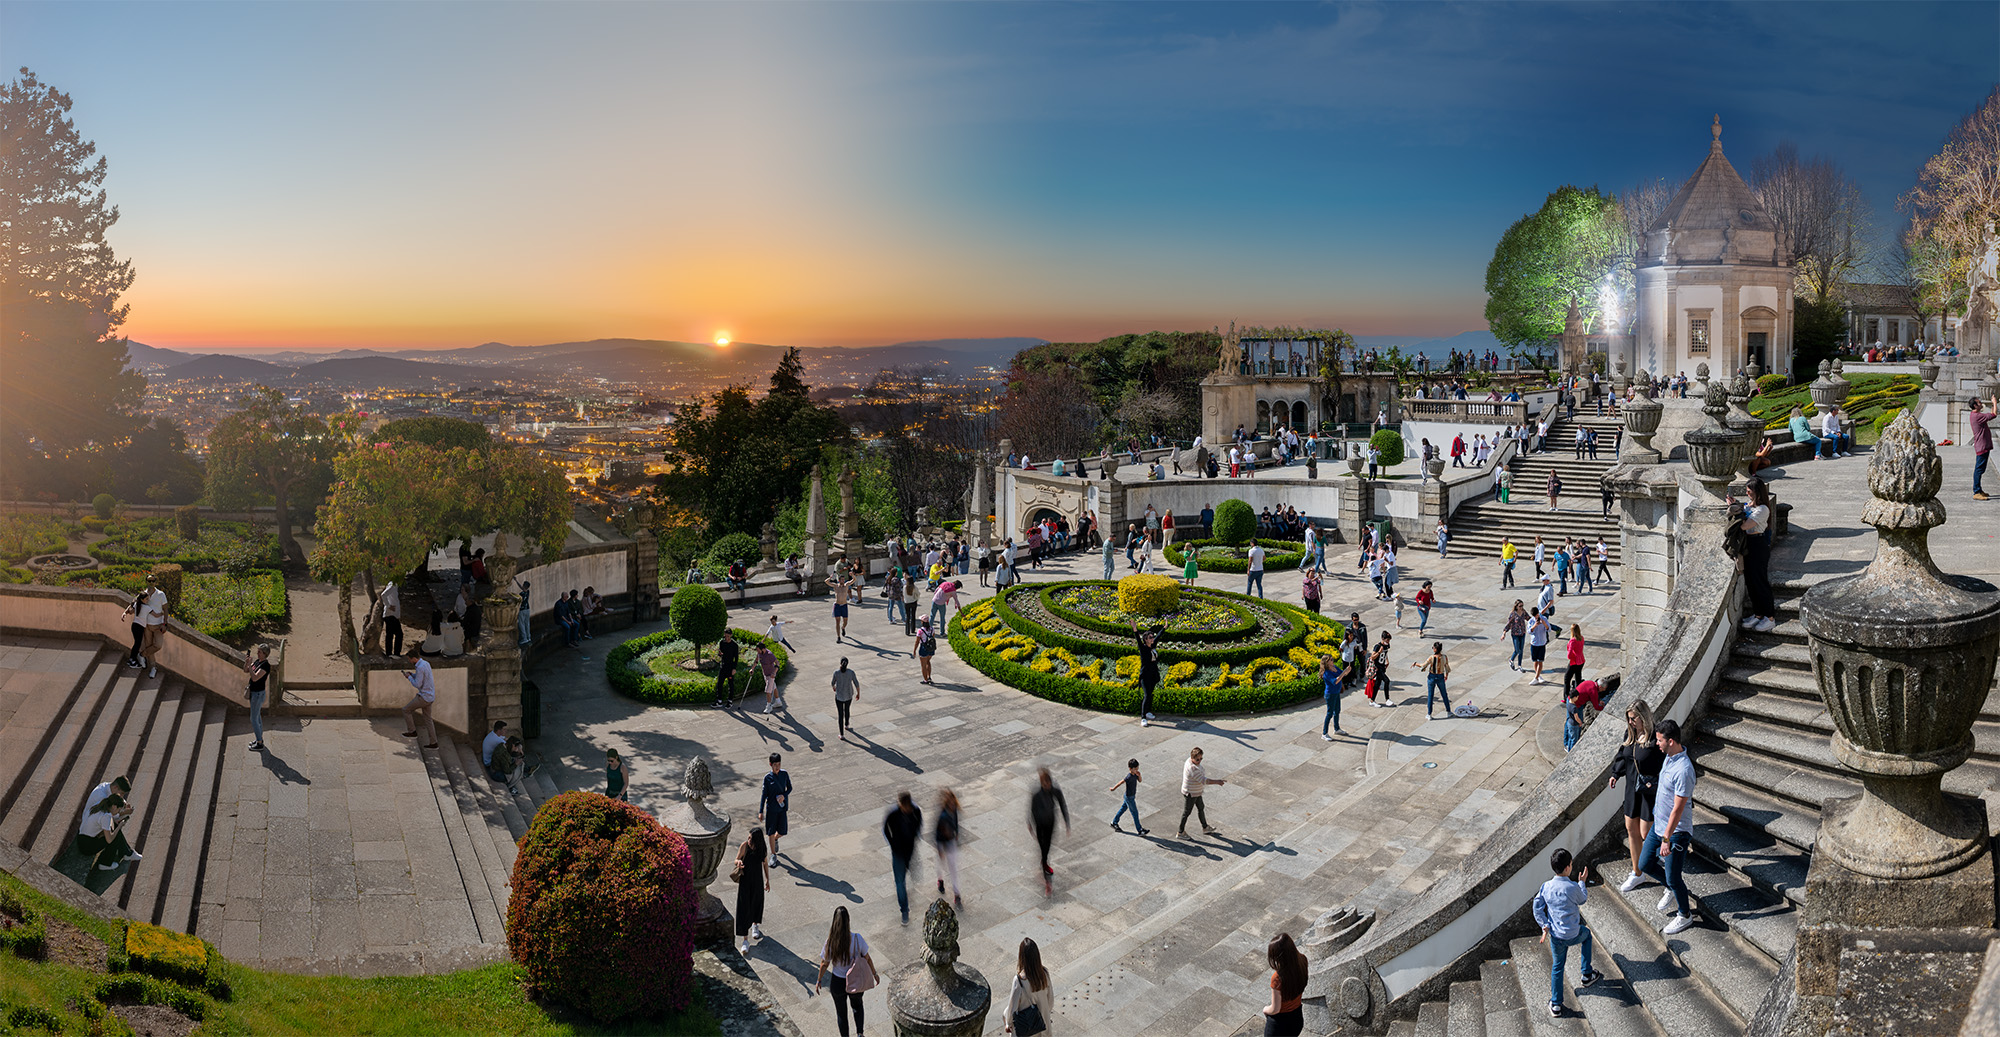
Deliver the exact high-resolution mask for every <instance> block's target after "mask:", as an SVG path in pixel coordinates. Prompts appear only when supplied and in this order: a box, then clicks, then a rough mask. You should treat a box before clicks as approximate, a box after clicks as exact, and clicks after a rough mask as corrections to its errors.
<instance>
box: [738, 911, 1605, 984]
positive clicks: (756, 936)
mask: <svg viewBox="0 0 2000 1037" xmlns="http://www.w3.org/2000/svg"><path fill="white" fill-rule="evenodd" d="M750 938H751V939H753V940H761V939H763V938H764V927H763V926H760V925H758V924H757V923H755V922H752V923H750ZM1586 985H1587V984H1586Z"/></svg>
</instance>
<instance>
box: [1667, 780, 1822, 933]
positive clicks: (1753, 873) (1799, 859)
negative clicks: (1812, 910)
mask: <svg viewBox="0 0 2000 1037" xmlns="http://www.w3.org/2000/svg"><path fill="white" fill-rule="evenodd" d="M1698 787H1699V783H1697V788H1698ZM1694 850H1695V852H1696V853H1698V854H1700V855H1702V856H1703V857H1705V858H1707V859H1708V860H1709V861H1711V862H1713V863H1714V864H1715V865H1717V866H1718V867H1723V868H1727V869H1729V870H1730V871H1731V872H1733V873H1735V874H1736V875H1737V876H1738V877H1740V878H1742V879H1743V880H1744V881H1746V882H1749V883H1750V884H1751V885H1753V886H1755V887H1757V888H1758V889H1760V890H1763V891H1764V892H1766V893H1768V894H1770V895H1771V896H1774V897H1783V898H1785V899H1787V900H1789V901H1791V902H1792V903H1795V904H1797V903H1803V902H1804V901H1805V885H1806V872H1807V871H1808V870H1809V869H1810V868H1811V867H1812V856H1811V855H1810V854H1807V853H1805V852H1803V851H1800V850H1799V849H1797V848H1796V847H1793V846H1791V845H1789V844H1786V843H1784V842H1781V841H1779V840H1777V839H1774V838H1772V837H1771V836H1770V835H1769V833H1767V832H1766V831H1765V830H1763V829H1761V828H1752V827H1750V826H1748V825H1743V824H1738V823H1736V822H1735V821H1733V820H1732V819H1730V818H1729V817H1728V816H1726V815H1723V814H1720V813H1717V812H1715V811H1713V810H1710V809H1708V808H1707V807H1705V806H1703V805H1702V804H1701V803H1700V802H1696V803H1695V804H1694Z"/></svg>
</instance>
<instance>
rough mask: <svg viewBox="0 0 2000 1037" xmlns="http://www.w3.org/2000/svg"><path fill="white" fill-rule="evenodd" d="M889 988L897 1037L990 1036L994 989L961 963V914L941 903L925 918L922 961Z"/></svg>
mask: <svg viewBox="0 0 2000 1037" xmlns="http://www.w3.org/2000/svg"><path fill="white" fill-rule="evenodd" d="M888 986H889V1019H890V1022H891V1023H892V1024H893V1026H894V1032H895V1033H896V1035H897V1037H977V1035H979V1034H982V1033H984V1032H986V1013H987V1012H988V1011H989V1010H991V1009H992V1007H993V988H992V987H991V986H990V985H989V984H988V983H987V982H986V977H985V976H982V975H980V974H979V970H978V969H975V968H973V967H972V966H970V965H967V964H965V963H964V962H961V961H959V960H958V913H957V912H955V911H953V910H952V909H951V905H950V904H947V903H945V901H944V899H943V898H941V897H940V898H939V899H937V900H936V901H933V902H932V903H931V906H930V910H928V911H925V912H924V956H923V960H922V961H918V962H915V963H913V964H910V965H905V966H903V968H902V969H900V970H899V971H897V973H896V974H895V976H894V978H892V979H890V980H889V984H888ZM1053 1021H1054V1020H1050V1022H1051V1023H1053Z"/></svg>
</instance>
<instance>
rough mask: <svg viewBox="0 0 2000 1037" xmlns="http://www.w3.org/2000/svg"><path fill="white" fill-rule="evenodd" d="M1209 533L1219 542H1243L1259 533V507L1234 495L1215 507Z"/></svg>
mask: <svg viewBox="0 0 2000 1037" xmlns="http://www.w3.org/2000/svg"><path fill="white" fill-rule="evenodd" d="M1209 533H1210V534H1211V535H1213V536H1214V537H1215V542H1216V543H1218V544H1232V545H1233V544H1242V543H1245V542H1247V541H1248V540H1249V539H1250V538H1251V537H1253V536H1256V535H1257V509H1255V508H1252V507H1251V506H1250V505H1249V504H1247V503H1245V502H1243V501H1240V500H1238V499H1236V498H1234V497H1231V498H1229V499H1228V500H1226V501H1223V502H1222V503H1221V504H1218V505H1216V507H1215V523H1214V525H1212V526H1210V527H1209Z"/></svg>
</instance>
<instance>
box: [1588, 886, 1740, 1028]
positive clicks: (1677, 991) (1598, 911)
mask: <svg viewBox="0 0 2000 1037" xmlns="http://www.w3.org/2000/svg"><path fill="white" fill-rule="evenodd" d="M1616 863H1617V868H1616V873H1615V874H1613V869H1611V868H1610V867H1606V869H1605V872H1604V874H1603V875H1602V878H1603V880H1604V882H1605V885H1602V886H1594V887H1592V888H1591V890H1590V899H1589V900H1588V901H1586V902H1585V903H1584V905H1583V919H1584V923H1585V924H1587V925H1589V926H1590V931H1591V933H1592V935H1593V936H1594V937H1595V938H1596V940H1597V941H1598V942H1597V947H1596V951H1597V953H1598V955H1599V956H1601V957H1603V958H1606V959H1609V960H1611V961H1612V962H1615V963H1616V964H1617V966H1618V968H1619V971H1620V972H1621V974H1622V975H1623V976H1624V978H1625V984H1626V987H1627V989H1629V990H1630V991H1631V992H1632V993H1633V994H1634V995H1635V996H1637V997H1638V998H1639V1001H1640V1003H1642V1004H1644V1005H1645V1006H1646V1008H1647V1011H1648V1012H1649V1014H1650V1015H1651V1016H1652V1018H1653V1021H1654V1023H1655V1024H1657V1025H1658V1026H1659V1027H1660V1029H1661V1031H1662V1032H1663V1033H1664V1034H1666V1035H1667V1037H1735V1035H1739V1034H1741V1033H1743V1032H1744V1021H1743V1019H1742V1018H1740V1017H1739V1016H1738V1015H1737V1014H1736V1013H1735V1012H1733V1011H1731V1009H1730V1007H1729V1005H1728V1003H1727V1002H1726V1001H1724V1000H1723V999H1722V998H1721V997H1719V996H1717V994H1716V993H1715V990H1714V989H1713V987H1712V986H1711V984H1709V983H1708V982H1705V981H1704V980H1702V979H1701V978H1698V977H1696V976H1695V975H1694V974H1693V973H1692V972H1691V971H1690V968H1689V965H1690V962H1689V961H1688V960H1687V959H1686V957H1685V956H1684V955H1682V954H1679V953H1676V946H1678V947H1679V948H1681V949H1685V948H1686V947H1687V946H1688V940H1689V938H1690V937H1693V938H1696V939H1699V940H1704V941H1707V940H1719V939H1724V938H1726V937H1724V936H1723V934H1721V933H1717V932H1713V931H1708V930H1703V929H1702V928H1700V927H1699V926H1697V927H1696V928H1694V929H1690V930H1688V931H1687V932H1684V933H1680V934H1678V935H1675V936H1671V937H1669V936H1664V935H1662V934H1661V933H1660V927H1661V926H1662V925H1664V924H1665V919H1660V920H1659V921H1658V922H1655V921H1654V917H1655V914H1654V913H1652V911H1651V908H1652V905H1651V904H1646V905H1644V909H1645V910H1644V912H1643V913H1642V912H1641V911H1636V910H1634V909H1633V908H1632V906H1631V905H1630V904H1629V903H1627V902H1626V901H1625V900H1623V899H1622V898H1621V897H1620V895H1619V893H1618V890H1617V885H1616V883H1619V882H1623V881H1624V880H1625V875H1626V873H1627V870H1626V866H1625V864H1624V862H1623V861H1618V862H1616ZM1596 870H1597V869H1594V868H1593V869H1592V871H1593V872H1596ZM1648 889H1650V890H1652V893H1651V896H1652V897H1653V899H1655V900H1657V899H1658V898H1659V887H1658V886H1649V887H1642V888H1641V889H1640V890H1638V891H1637V892H1640V893H1644V892H1646V890H1648ZM1702 964H1703V965H1704V966H1705V965H1706V958H1705V957H1704V958H1703V959H1702ZM1599 968H1602V966H1599ZM1760 992H1761V988H1760Z"/></svg>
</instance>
